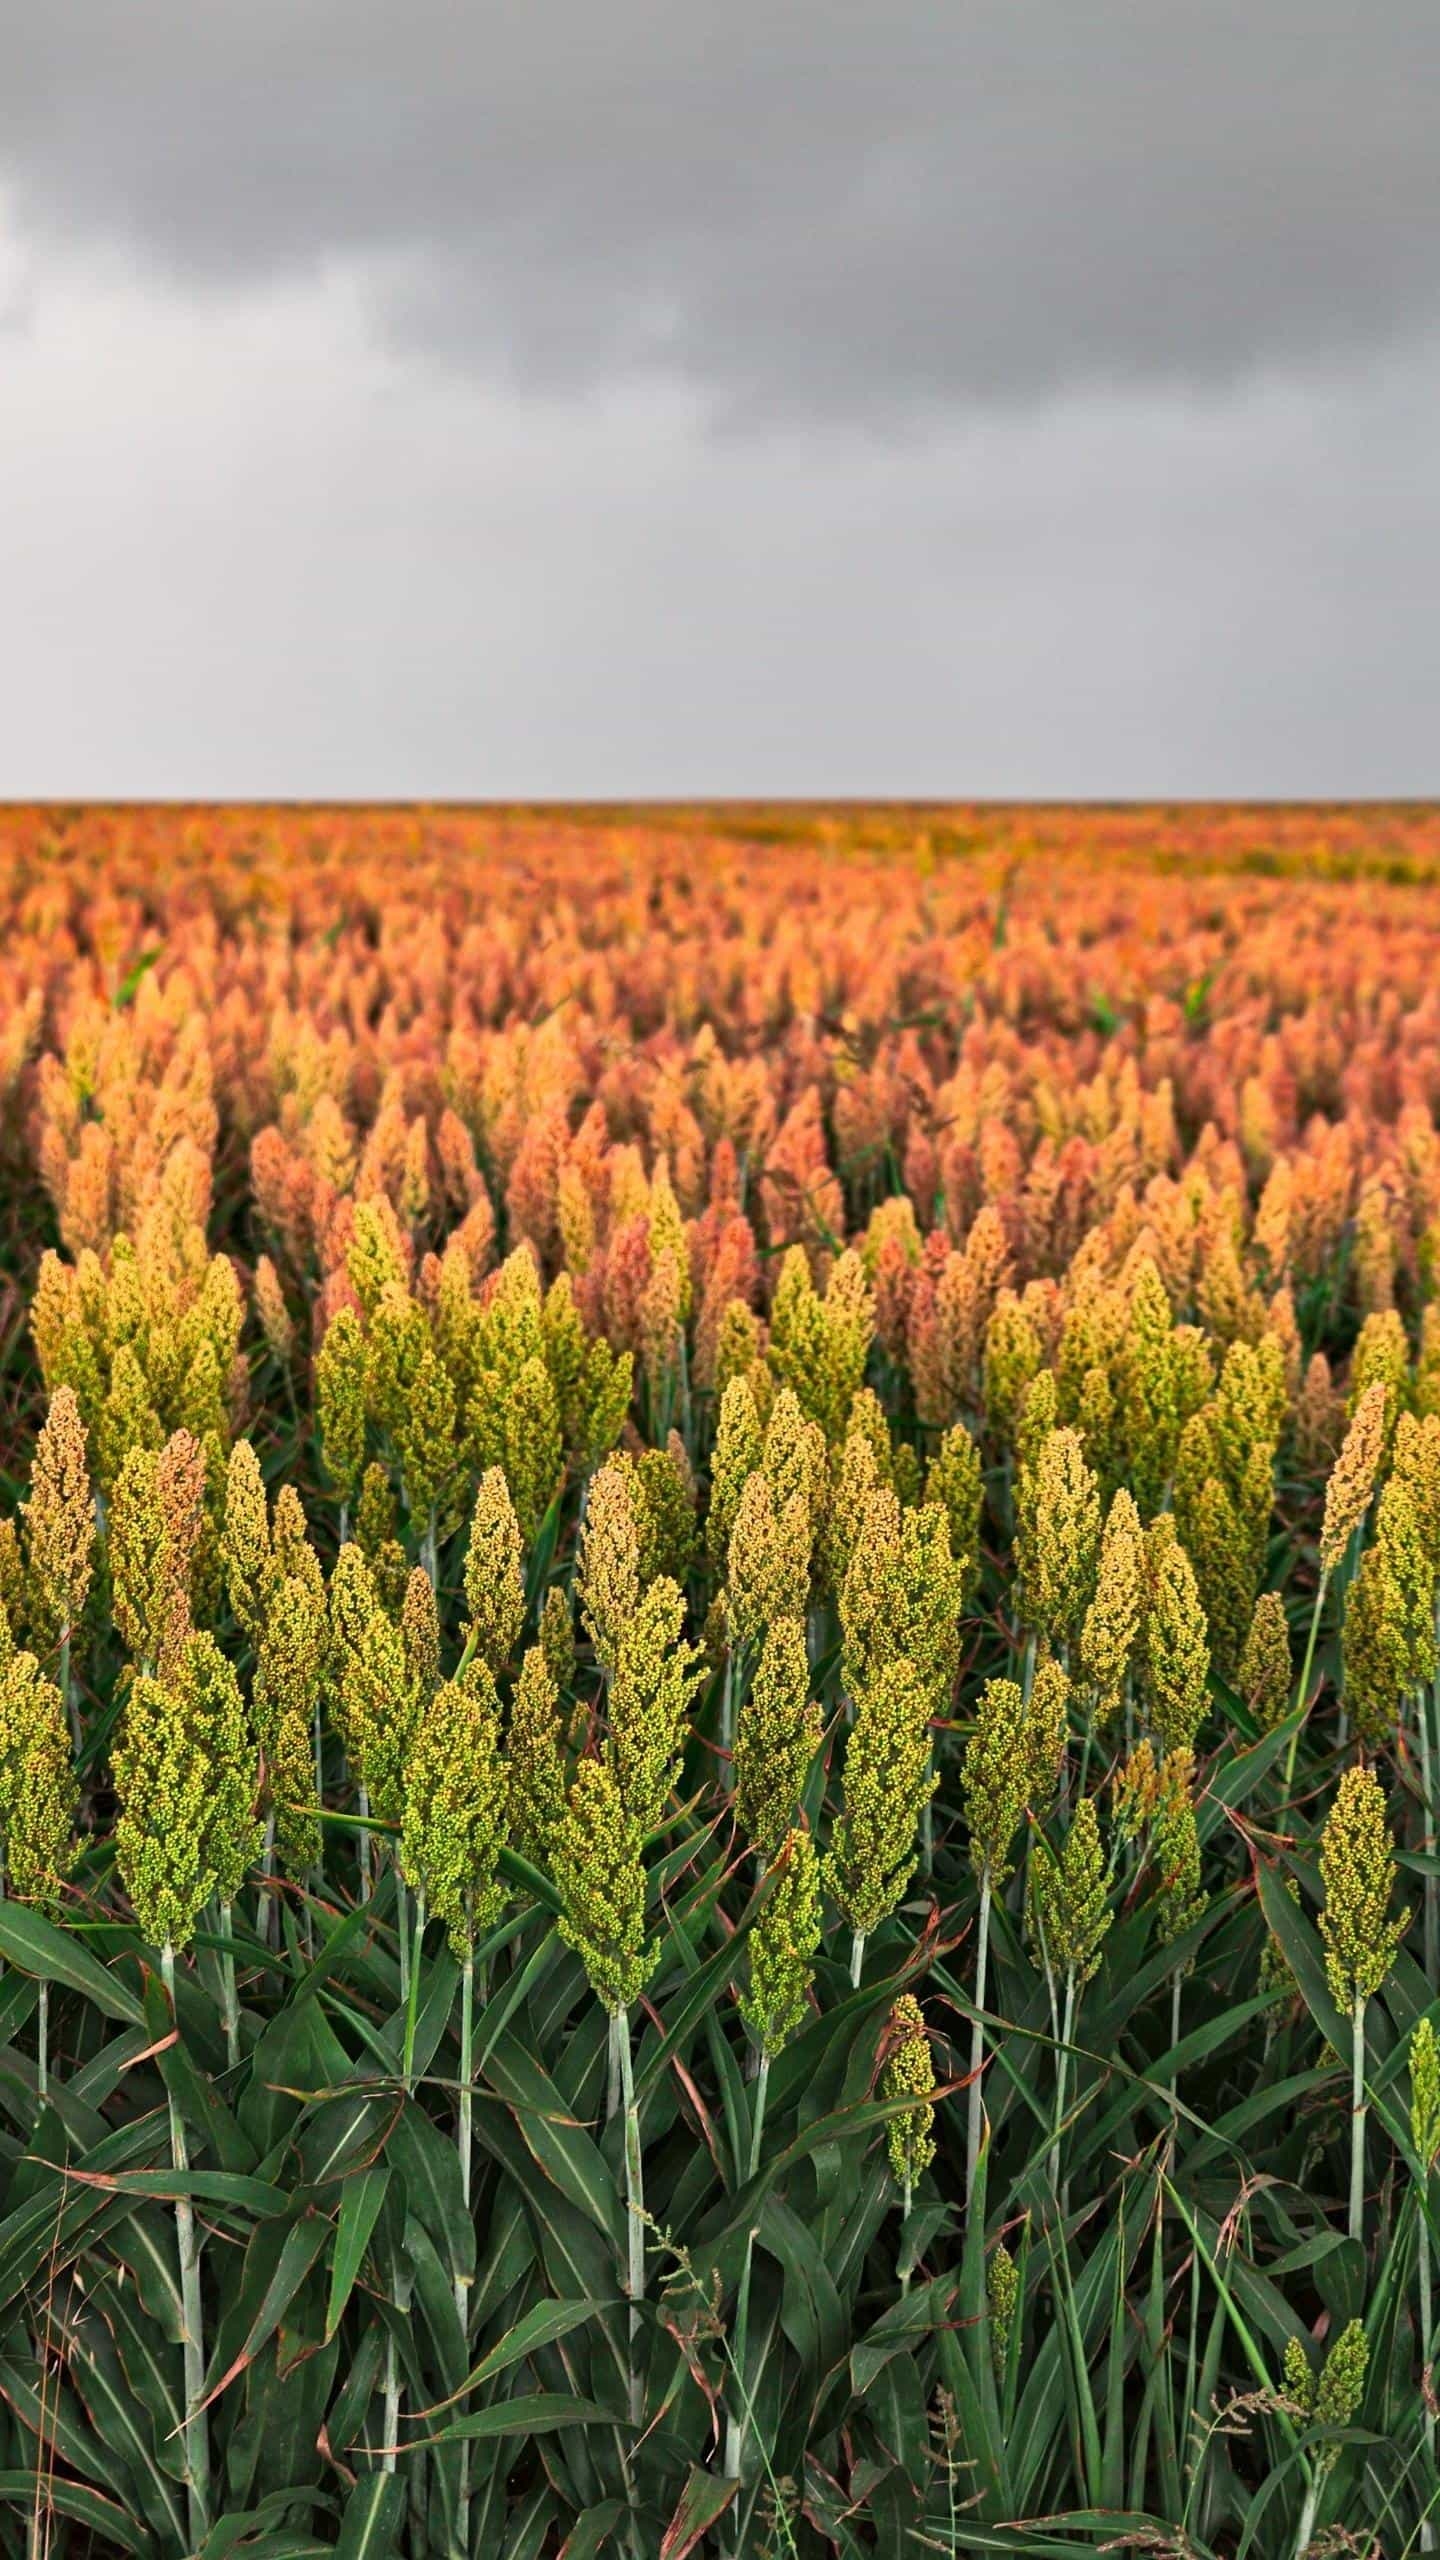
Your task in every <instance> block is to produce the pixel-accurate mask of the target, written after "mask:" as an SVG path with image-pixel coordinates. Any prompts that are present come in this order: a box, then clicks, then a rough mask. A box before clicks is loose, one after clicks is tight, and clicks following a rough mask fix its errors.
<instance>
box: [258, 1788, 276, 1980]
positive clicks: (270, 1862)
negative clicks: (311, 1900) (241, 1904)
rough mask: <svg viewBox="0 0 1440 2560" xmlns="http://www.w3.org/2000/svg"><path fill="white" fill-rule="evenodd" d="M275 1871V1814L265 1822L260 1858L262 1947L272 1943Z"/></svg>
mask: <svg viewBox="0 0 1440 2560" xmlns="http://www.w3.org/2000/svg"><path fill="white" fill-rule="evenodd" d="M274 1873H275V1816H274V1814H273V1813H272V1814H270V1815H269V1816H268V1818H267V1820H266V1824H265V1848H264V1854H263V1855H262V1857H261V1860H260V1878H261V1882H260V1900H259V1902H258V1904H257V1905H256V1909H255V1935H256V1937H257V1938H258V1939H259V1941H260V1944H261V1946H262V1947H268V1946H269V1944H270V1905H271V1902H272V1900H273V1898H274V1897H273V1893H272V1890H271V1879H272V1878H273V1876H274Z"/></svg>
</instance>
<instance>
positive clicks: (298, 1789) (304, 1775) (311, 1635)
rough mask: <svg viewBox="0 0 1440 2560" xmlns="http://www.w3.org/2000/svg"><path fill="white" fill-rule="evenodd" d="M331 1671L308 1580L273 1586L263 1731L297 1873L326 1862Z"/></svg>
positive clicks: (268, 1781) (288, 1579) (283, 1848)
mask: <svg viewBox="0 0 1440 2560" xmlns="http://www.w3.org/2000/svg"><path fill="white" fill-rule="evenodd" d="M324 1669H325V1616H324V1610H323V1608H322V1606H321V1604H320V1603H319V1601H318V1600H317V1598H316V1596H315V1593H314V1591H313V1590H312V1588H311V1586H310V1584H309V1582H308V1580H306V1579H302V1577H301V1576H300V1575H298V1574H286V1575H284V1576H283V1577H282V1578H281V1579H280V1580H279V1581H277V1582H276V1583H274V1584H273V1585H272V1588H271V1594H270V1601H269V1606H268V1608H267V1611H266V1617H265V1626H264V1630H263V1633H262V1635H261V1638H260V1651H259V1656H258V1659H257V1662H256V1667H255V1726H256V1731H257V1733H258V1735H259V1738H260V1747H261V1750H262V1751H263V1753H264V1756H265V1791H266V1796H267V1800H268V1802H269V1804H270V1806H271V1808H272V1810H273V1812H274V1815H275V1837H276V1841H277V1843H278V1846H279V1849H280V1855H281V1859H282V1862H283V1864H284V1866H285V1869H286V1872H287V1873H288V1874H290V1875H304V1874H306V1873H307V1872H308V1871H309V1870H310V1869H311V1868H312V1867H315V1866H317V1865H318V1864H319V1860H320V1826H319V1823H318V1821H317V1819H316V1808H315V1753H314V1739H313V1732H314V1714H315V1703H316V1700H317V1698H318V1697H319V1694H320V1684H321V1680H322V1678H323V1676H324Z"/></svg>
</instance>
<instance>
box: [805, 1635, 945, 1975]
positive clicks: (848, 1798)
mask: <svg viewBox="0 0 1440 2560" xmlns="http://www.w3.org/2000/svg"><path fill="white" fill-rule="evenodd" d="M929 1761H930V1730H929V1699H928V1696H927V1693H926V1689H925V1686H924V1683H923V1682H922V1680H921V1679H920V1677H919V1674H918V1673H917V1672H916V1670H915V1667H914V1665H913V1664H912V1663H910V1662H907V1661H906V1660H905V1659H904V1657H903V1655H902V1656H901V1657H900V1658H899V1659H898V1660H896V1661H894V1662H890V1663H887V1664H886V1666H885V1668H884V1669H883V1671H881V1672H880V1673H879V1675H878V1677H877V1678H876V1680H875V1682H874V1684H873V1686H872V1687H871V1688H869V1689H868V1690H867V1691H866V1693H865V1695H864V1696H863V1697H862V1699H861V1701H860V1705H859V1709H858V1711H857V1714H856V1717H855V1722H854V1724H853V1726H852V1727H851V1729H850V1734H849V1737H848V1739H847V1741H846V1745H845V1761H844V1767H843V1770H842V1773H841V1781H840V1792H841V1805H842V1810H841V1812H840V1815H839V1818H838V1820H837V1821H836V1823H835V1826H834V1829H833V1831H832V1833H831V1842H830V1850H829V1854H828V1856H827V1857H826V1859H825V1864H824V1874H825V1883H826V1888H827V1890H828V1891H829V1892H830V1893H831V1894H832V1895H833V1897H834V1899H835V1901H836V1902H837V1903H838V1904H839V1906H840V1909H841V1911H842V1913H843V1914H844V1917H845V1919H846V1920H847V1922H848V1923H849V1925H850V1927H851V1929H853V1930H854V1931H856V1932H857V1933H858V1934H859V1935H861V1936H864V1937H868V1936H869V1935H870V1933H871V1931H872V1930H874V1929H878V1927H879V1925H880V1923H881V1921H882V1920H884V1919H887V1918H888V1917H889V1915H890V1913H891V1912H892V1911H893V1910H894V1909H895V1907H896V1905H897V1903H898V1902H899V1900H900V1897H901V1895H902V1894H903V1892H904V1890H905V1887H906V1885H907V1884H908V1883H909V1881H910V1877H911V1875H912V1874H913V1872H914V1867H915V1839H916V1832H917V1830H918V1827H919V1822H920V1815H921V1813H922V1811H923V1809H924V1806H925V1804H926V1802H927V1800H928V1798H929V1797H930V1796H931V1795H933V1793H934V1791H935V1786H936V1780H935V1778H934V1777H933V1775H931V1773H930V1768H929Z"/></svg>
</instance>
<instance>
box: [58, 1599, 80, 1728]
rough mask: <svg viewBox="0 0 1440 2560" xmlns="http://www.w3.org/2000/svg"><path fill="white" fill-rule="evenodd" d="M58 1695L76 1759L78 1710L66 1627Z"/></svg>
mask: <svg viewBox="0 0 1440 2560" xmlns="http://www.w3.org/2000/svg"><path fill="white" fill-rule="evenodd" d="M60 1695H61V1697H62V1698H63V1700H64V1702H65V1714H66V1717H67V1719H68V1722H69V1726H70V1740H71V1743H72V1744H73V1746H74V1750H75V1756H76V1758H77V1759H78V1758H79V1756H80V1742H81V1734H80V1710H79V1708H78V1706H77V1705H76V1703H75V1683H74V1681H73V1679H72V1678H71V1676H70V1630H69V1628H68V1627H67V1628H66V1630H65V1633H64V1634H63V1636H62V1637H61V1639H60Z"/></svg>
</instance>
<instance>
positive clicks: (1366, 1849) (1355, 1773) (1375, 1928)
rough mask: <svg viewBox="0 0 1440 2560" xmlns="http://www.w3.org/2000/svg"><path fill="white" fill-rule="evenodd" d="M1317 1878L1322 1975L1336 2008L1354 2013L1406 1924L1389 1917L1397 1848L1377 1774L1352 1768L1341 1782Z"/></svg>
mask: <svg viewBox="0 0 1440 2560" xmlns="http://www.w3.org/2000/svg"><path fill="white" fill-rule="evenodd" d="M1320 1877H1321V1881H1322V1883H1323V1885H1324V1887H1325V1907H1324V1909H1323V1911H1322V1912H1321V1914H1320V1935H1321V1937H1322V1938H1323V1939H1324V1941H1325V1971H1326V1975H1327V1977H1328V1979H1329V1983H1330V1991H1331V1996H1332V1997H1333V1999H1334V2001H1335V2004H1336V2006H1337V2008H1340V2009H1344V2010H1349V2009H1352V2008H1354V2007H1355V2005H1356V2004H1357V2002H1359V2001H1363V2000H1368V1999H1370V1998H1371V1996H1372V1995H1373V1994H1374V1993H1375V1992H1377V1991H1378V1990H1379V1988H1380V1985H1381V1983H1382V1982H1383V1981H1384V1980H1385V1977H1386V1975H1387V1974H1388V1972H1389V1970H1390V1967H1391V1965H1392V1963H1393V1962H1394V1957H1395V1949H1396V1947H1397V1946H1398V1945H1399V1943H1400V1935H1401V1931H1402V1930H1403V1928H1404V1926H1405V1920H1404V1918H1401V1919H1399V1920H1392V1919H1391V1918H1390V1904H1391V1901H1392V1899H1393V1896H1394V1892H1395V1855H1394V1844H1393V1842H1392V1840H1391V1837H1390V1826H1389V1823H1388V1821H1387V1820H1386V1815H1385V1798H1384V1796H1383V1794H1382V1793H1381V1789H1380V1781H1379V1779H1378V1778H1377V1777H1376V1775H1375V1772H1374V1770H1373V1769H1370V1768H1360V1767H1357V1768H1352V1769H1347V1770H1346V1772H1345V1774H1344V1776H1343V1777H1342V1779H1341V1781H1340V1792H1339V1794H1338V1795H1337V1796H1336V1799H1335V1802H1334V1803H1333V1805H1332V1806H1331V1808H1330V1812H1329V1816H1328V1818H1327V1820H1326V1824H1325V1829H1324V1831H1323V1833H1322V1835H1321V1840H1320Z"/></svg>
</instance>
